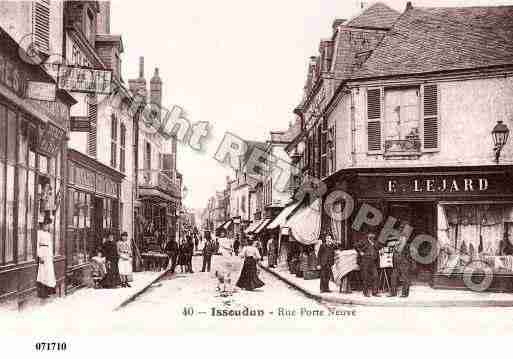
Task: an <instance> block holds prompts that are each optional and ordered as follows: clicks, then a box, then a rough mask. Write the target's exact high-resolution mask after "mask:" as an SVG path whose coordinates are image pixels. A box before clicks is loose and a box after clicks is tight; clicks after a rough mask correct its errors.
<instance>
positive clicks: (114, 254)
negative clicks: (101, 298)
mask: <svg viewBox="0 0 513 359" xmlns="http://www.w3.org/2000/svg"><path fill="white" fill-rule="evenodd" d="M102 252H103V255H104V256H105V260H106V262H107V274H106V275H105V277H104V278H103V279H102V281H101V283H100V284H101V286H102V287H103V288H116V287H117V286H118V285H119V284H120V283H121V281H120V278H119V269H118V260H119V254H118V247H117V245H116V242H115V241H114V234H112V233H110V234H109V236H108V237H107V240H106V241H105V243H103V246H102Z"/></svg>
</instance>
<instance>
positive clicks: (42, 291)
mask: <svg viewBox="0 0 513 359" xmlns="http://www.w3.org/2000/svg"><path fill="white" fill-rule="evenodd" d="M51 223H52V220H51V219H50V218H45V220H44V221H43V223H42V225H41V229H40V230H38V231H37V259H38V267H37V279H36V285H37V294H38V296H39V297H40V298H48V296H49V295H50V294H53V293H55V285H56V284H57V283H56V280H55V269H54V266H53V241H52V235H51V234H50V224H51Z"/></svg>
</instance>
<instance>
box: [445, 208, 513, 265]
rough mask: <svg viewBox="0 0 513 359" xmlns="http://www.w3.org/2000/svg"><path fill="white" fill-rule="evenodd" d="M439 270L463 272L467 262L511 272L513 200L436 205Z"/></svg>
mask: <svg viewBox="0 0 513 359" xmlns="http://www.w3.org/2000/svg"><path fill="white" fill-rule="evenodd" d="M438 242H439V245H440V254H439V257H438V272H441V273H462V272H463V271H464V269H465V267H466V266H467V265H468V264H470V263H473V264H477V265H479V264H481V265H483V266H485V265H487V266H488V267H489V268H492V269H493V271H494V272H495V273H498V274H500V273H504V274H512V273H513V203H488V204H470V203H463V204H461V203H460V204H450V203H449V204H442V205H439V206H438Z"/></svg>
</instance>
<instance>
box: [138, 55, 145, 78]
mask: <svg viewBox="0 0 513 359" xmlns="http://www.w3.org/2000/svg"><path fill="white" fill-rule="evenodd" d="M139 78H140V79H143V78H144V56H141V57H139Z"/></svg>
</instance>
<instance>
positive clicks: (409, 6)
mask: <svg viewBox="0 0 513 359" xmlns="http://www.w3.org/2000/svg"><path fill="white" fill-rule="evenodd" d="M411 9H413V4H412V3H411V1H408V2H407V3H406V10H411Z"/></svg>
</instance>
